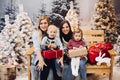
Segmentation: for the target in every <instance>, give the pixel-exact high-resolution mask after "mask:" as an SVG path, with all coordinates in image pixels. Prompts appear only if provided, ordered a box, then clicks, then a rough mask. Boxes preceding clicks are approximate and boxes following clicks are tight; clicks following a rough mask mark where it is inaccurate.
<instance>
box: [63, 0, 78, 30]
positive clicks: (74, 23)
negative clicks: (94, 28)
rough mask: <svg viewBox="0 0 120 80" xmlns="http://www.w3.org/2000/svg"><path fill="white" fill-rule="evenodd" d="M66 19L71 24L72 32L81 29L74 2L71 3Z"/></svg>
mask: <svg viewBox="0 0 120 80" xmlns="http://www.w3.org/2000/svg"><path fill="white" fill-rule="evenodd" d="M65 19H66V20H68V21H69V22H70V25H71V29H72V31H74V30H75V28H78V27H79V25H80V24H79V19H78V14H77V12H76V10H75V9H74V6H73V2H72V1H71V2H70V9H69V10H68V12H67V14H66V16H65Z"/></svg>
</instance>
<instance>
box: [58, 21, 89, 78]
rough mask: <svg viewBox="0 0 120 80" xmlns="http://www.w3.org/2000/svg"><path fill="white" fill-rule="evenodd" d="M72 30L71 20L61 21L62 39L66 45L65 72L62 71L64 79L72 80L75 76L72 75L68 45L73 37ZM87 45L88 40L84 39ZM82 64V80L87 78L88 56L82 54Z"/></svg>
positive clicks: (80, 70) (64, 45) (80, 69)
mask: <svg viewBox="0 0 120 80" xmlns="http://www.w3.org/2000/svg"><path fill="white" fill-rule="evenodd" d="M72 34H73V32H72V30H71V26H70V24H69V22H68V21H67V20H63V21H62V22H61V25H60V39H61V42H62V43H63V47H64V67H63V72H62V80H71V79H72V78H74V77H73V76H72V71H71V65H70V62H71V58H70V57H69V54H68V49H67V45H68V42H69V40H70V39H72ZM83 41H84V43H85V46H86V47H87V45H86V42H85V40H84V39H83ZM80 57H81V59H80V65H79V76H80V78H81V80H86V61H87V58H86V57H85V56H80ZM79 76H78V77H75V79H78V78H79Z"/></svg>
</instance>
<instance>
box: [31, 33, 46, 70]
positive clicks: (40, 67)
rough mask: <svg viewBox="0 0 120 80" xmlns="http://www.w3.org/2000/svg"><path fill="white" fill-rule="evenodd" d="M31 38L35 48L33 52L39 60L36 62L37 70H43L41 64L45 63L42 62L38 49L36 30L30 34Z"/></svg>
mask: <svg viewBox="0 0 120 80" xmlns="http://www.w3.org/2000/svg"><path fill="white" fill-rule="evenodd" d="M32 39H33V46H34V48H35V50H34V51H35V53H36V55H37V57H38V60H39V63H38V69H39V70H43V66H44V65H45V66H46V64H45V63H44V60H43V57H42V55H41V49H40V42H39V41H38V38H37V33H36V31H34V33H33V35H32Z"/></svg>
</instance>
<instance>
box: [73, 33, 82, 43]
mask: <svg viewBox="0 0 120 80" xmlns="http://www.w3.org/2000/svg"><path fill="white" fill-rule="evenodd" d="M74 39H75V41H79V40H81V34H80V33H75V34H74Z"/></svg>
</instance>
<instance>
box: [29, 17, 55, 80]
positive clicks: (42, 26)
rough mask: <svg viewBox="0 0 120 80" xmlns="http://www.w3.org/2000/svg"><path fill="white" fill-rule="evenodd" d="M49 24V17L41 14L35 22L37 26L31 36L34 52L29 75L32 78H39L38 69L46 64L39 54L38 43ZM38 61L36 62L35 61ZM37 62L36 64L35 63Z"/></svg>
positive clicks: (50, 78)
mask: <svg viewBox="0 0 120 80" xmlns="http://www.w3.org/2000/svg"><path fill="white" fill-rule="evenodd" d="M49 24H50V21H49V18H48V17H47V16H41V17H40V18H39V19H38V22H37V25H38V26H37V28H36V29H35V30H34V32H33V35H32V38H33V45H34V48H35V49H34V52H35V53H33V55H32V56H33V58H32V62H31V76H32V80H40V71H41V70H43V66H47V65H46V64H45V62H44V60H43V57H42V55H41V49H40V44H41V40H42V38H43V37H44V36H46V35H47V29H48V26H49ZM38 60H39V63H38V64H37V61H38ZM36 64H37V65H36ZM51 76H52V75H50V77H49V78H48V79H49V80H53V78H52V77H51Z"/></svg>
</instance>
